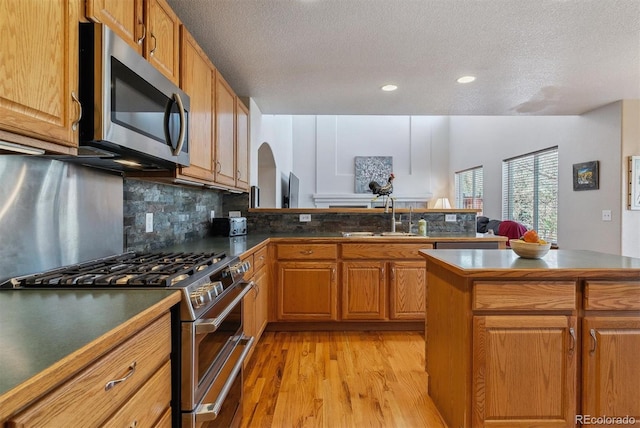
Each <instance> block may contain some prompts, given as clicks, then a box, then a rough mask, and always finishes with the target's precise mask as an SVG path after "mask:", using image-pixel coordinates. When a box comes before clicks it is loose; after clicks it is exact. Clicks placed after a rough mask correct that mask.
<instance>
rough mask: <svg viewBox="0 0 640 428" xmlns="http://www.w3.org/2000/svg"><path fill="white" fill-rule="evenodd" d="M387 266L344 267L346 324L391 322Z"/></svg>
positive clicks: (349, 264)
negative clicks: (356, 321)
mask: <svg viewBox="0 0 640 428" xmlns="http://www.w3.org/2000/svg"><path fill="white" fill-rule="evenodd" d="M385 268H386V263H385V262H382V261H374V262H358V261H345V262H343V263H342V296H341V303H342V314H341V318H342V319H344V320H385V319H387V306H388V305H387V303H388V299H387V277H386V272H385Z"/></svg>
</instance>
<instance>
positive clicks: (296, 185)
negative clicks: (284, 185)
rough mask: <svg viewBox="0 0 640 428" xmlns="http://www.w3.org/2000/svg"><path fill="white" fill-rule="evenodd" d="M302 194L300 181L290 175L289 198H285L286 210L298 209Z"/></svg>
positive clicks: (292, 174)
mask: <svg viewBox="0 0 640 428" xmlns="http://www.w3.org/2000/svg"><path fill="white" fill-rule="evenodd" d="M299 193H300V180H299V179H298V177H297V176H296V175H295V174H294V173H293V172H290V173H289V188H288V189H287V196H285V198H284V205H285V206H284V207H285V208H298V198H299Z"/></svg>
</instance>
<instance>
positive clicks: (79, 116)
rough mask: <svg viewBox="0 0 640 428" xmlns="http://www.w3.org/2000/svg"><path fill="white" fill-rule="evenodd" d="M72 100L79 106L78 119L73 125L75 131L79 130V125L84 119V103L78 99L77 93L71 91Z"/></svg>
mask: <svg viewBox="0 0 640 428" xmlns="http://www.w3.org/2000/svg"><path fill="white" fill-rule="evenodd" d="M71 99H72V100H73V101H75V102H76V104H78V118H77V119H76V120H75V121H74V122H73V123H72V124H71V129H72V130H73V131H77V130H78V124H80V119H82V103H81V102H80V100H79V99H78V96H77V95H76V92H75V91H71Z"/></svg>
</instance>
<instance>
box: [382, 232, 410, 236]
mask: <svg viewBox="0 0 640 428" xmlns="http://www.w3.org/2000/svg"><path fill="white" fill-rule="evenodd" d="M380 235H382V236H417V234H415V233H411V232H382V233H381V234H380Z"/></svg>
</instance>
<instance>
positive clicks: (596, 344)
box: [589, 329, 598, 354]
mask: <svg viewBox="0 0 640 428" xmlns="http://www.w3.org/2000/svg"><path fill="white" fill-rule="evenodd" d="M589 334H590V335H591V340H592V343H593V345H592V346H591V349H590V350H589V353H590V354H594V353H595V352H596V348H597V347H598V338H597V337H596V331H595V330H594V329H591V330H589Z"/></svg>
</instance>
